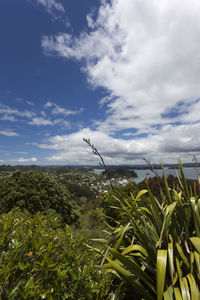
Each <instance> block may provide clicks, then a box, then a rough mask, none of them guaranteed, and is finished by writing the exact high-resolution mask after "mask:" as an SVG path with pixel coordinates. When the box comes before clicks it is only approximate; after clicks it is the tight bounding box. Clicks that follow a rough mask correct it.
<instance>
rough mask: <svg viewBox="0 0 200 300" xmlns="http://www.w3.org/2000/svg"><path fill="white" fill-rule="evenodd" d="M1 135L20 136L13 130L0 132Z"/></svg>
mask: <svg viewBox="0 0 200 300" xmlns="http://www.w3.org/2000/svg"><path fill="white" fill-rule="evenodd" d="M0 134H1V135H5V136H18V133H16V132H15V131H12V130H11V129H5V130H0Z"/></svg>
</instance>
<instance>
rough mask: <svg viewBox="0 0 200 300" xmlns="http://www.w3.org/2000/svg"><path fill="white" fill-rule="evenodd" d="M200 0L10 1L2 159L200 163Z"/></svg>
mask: <svg viewBox="0 0 200 300" xmlns="http://www.w3.org/2000/svg"><path fill="white" fill-rule="evenodd" d="M199 34H200V4H199V1H197V0H191V1H190V3H189V2H188V1H187V0H182V1H180V0H174V1H173V2H172V1H171V2H169V1H167V0H155V1H150V0H144V1H139V0H126V1H125V0H110V1H106V0H104V1H103V0H84V1H78V0H18V1H13V0H2V1H1V2H0V41H1V43H0V44H1V46H0V141H1V143H0V164H42V165H44V164H97V163H98V159H97V158H96V157H93V156H92V155H91V151H90V149H88V147H87V145H86V144H85V143H84V142H83V141H82V138H83V137H86V138H90V139H91V141H92V142H93V143H94V144H95V145H96V147H97V148H98V149H99V151H100V152H101V153H102V155H103V156H104V158H105V161H106V162H107V163H109V164H110V163H113V164H124V163H132V164H140V163H143V158H144V157H145V158H146V159H150V160H151V161H152V162H158V161H160V160H163V162H166V163H168V162H176V160H177V158H178V157H181V158H182V160H183V161H187V162H191V161H192V157H193V155H196V156H197V158H198V155H199V149H200V135H199V130H200V118H199V111H200V92H199V78H200V55H199V53H200V43H199Z"/></svg>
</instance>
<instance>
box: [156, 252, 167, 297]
mask: <svg viewBox="0 0 200 300" xmlns="http://www.w3.org/2000/svg"><path fill="white" fill-rule="evenodd" d="M166 267H167V250H158V252H157V278H156V280H157V300H162V299H163V291H164V285H165V275H166Z"/></svg>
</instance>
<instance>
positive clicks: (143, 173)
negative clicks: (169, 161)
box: [133, 168, 198, 183]
mask: <svg viewBox="0 0 200 300" xmlns="http://www.w3.org/2000/svg"><path fill="white" fill-rule="evenodd" d="M134 171H135V172H136V173H137V176H138V177H136V178H134V179H133V181H134V182H135V183H138V182H141V181H143V180H144V179H145V178H150V177H154V176H155V175H154V173H153V172H151V170H148V169H144V170H134ZM156 171H157V173H158V175H159V176H162V170H156ZM177 171H178V174H179V175H180V172H179V170H177ZM184 174H185V177H186V178H188V179H197V175H198V174H197V171H196V170H195V169H194V168H184ZM165 175H166V176H168V175H174V176H176V170H175V169H168V168H165Z"/></svg>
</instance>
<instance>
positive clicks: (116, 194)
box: [100, 183, 139, 226]
mask: <svg viewBox="0 0 200 300" xmlns="http://www.w3.org/2000/svg"><path fill="white" fill-rule="evenodd" d="M138 191H139V190H138V188H137V186H136V185H135V184H134V183H133V184H128V185H126V186H124V187H121V188H117V187H115V190H114V191H113V190H112V189H111V190H110V191H109V192H108V193H104V194H102V200H101V203H100V204H101V207H102V208H103V209H104V213H105V215H106V216H107V221H108V223H109V224H110V225H112V226H114V225H116V222H121V223H122V224H125V223H126V222H127V215H126V214H125V213H124V212H123V211H121V210H120V211H119V209H117V207H118V206H119V201H121V200H122V199H131V198H132V196H135V195H137V193H138Z"/></svg>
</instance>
